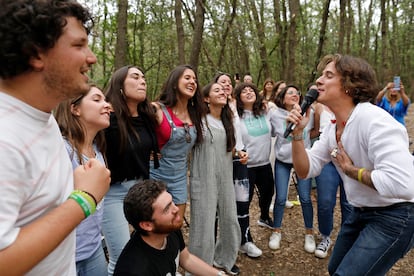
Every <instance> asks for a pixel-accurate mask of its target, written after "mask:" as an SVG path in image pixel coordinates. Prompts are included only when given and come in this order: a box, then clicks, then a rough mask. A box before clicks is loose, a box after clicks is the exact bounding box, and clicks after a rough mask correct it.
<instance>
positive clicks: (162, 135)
mask: <svg viewBox="0 0 414 276" xmlns="http://www.w3.org/2000/svg"><path fill="white" fill-rule="evenodd" d="M167 111H168V113H169V114H170V117H171V119H172V120H173V123H174V125H176V126H177V127H184V123H183V122H182V121H181V120H180V119H179V118H178V117H177V116H175V115H174V113H173V112H172V109H171V107H167ZM155 133H156V134H157V140H158V146H159V147H160V150H161V149H162V147H163V146H164V145H165V144H166V143H167V142H168V140H169V139H170V137H171V125H170V123H169V122H168V119H167V117H166V116H165V114H164V112H163V113H162V122H161V124H160V125H159V126H158V127H157V129H156V130H155Z"/></svg>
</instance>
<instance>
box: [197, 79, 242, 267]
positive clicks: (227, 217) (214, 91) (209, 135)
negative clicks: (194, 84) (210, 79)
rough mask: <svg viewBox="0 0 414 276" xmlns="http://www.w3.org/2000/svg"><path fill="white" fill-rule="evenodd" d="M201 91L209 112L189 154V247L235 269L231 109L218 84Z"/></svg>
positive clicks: (236, 232)
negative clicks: (196, 141)
mask: <svg viewBox="0 0 414 276" xmlns="http://www.w3.org/2000/svg"><path fill="white" fill-rule="evenodd" d="M202 93H203V97H204V102H205V106H206V107H208V111H209V112H208V114H207V115H206V116H205V118H204V120H203V132H202V133H203V135H204V136H205V137H204V139H203V142H202V143H201V144H199V145H197V146H196V147H194V149H193V155H192V157H193V158H192V162H191V169H190V201H191V204H190V208H191V210H190V212H191V227H190V236H189V250H190V252H192V253H193V254H194V255H196V256H198V257H199V258H201V259H202V260H204V261H205V262H207V263H210V264H212V263H214V265H215V266H216V267H219V268H225V269H226V270H227V271H230V270H231V269H232V268H233V270H234V269H235V268H237V270H238V267H237V266H235V262H236V258H237V252H238V250H239V247H240V239H241V236H240V227H239V222H238V220H237V211H236V196H235V191H234V187H233V163H232V152H233V149H234V146H235V144H236V139H235V137H234V133H235V132H234V125H233V112H232V111H231V108H230V106H229V104H228V99H227V95H226V93H225V91H224V89H223V87H222V85H221V84H219V83H210V84H208V85H206V86H205V87H204V88H203V91H202ZM216 215H217V216H218V223H219V227H218V233H217V236H216V238H215V231H214V230H215V227H214V226H215V222H216Z"/></svg>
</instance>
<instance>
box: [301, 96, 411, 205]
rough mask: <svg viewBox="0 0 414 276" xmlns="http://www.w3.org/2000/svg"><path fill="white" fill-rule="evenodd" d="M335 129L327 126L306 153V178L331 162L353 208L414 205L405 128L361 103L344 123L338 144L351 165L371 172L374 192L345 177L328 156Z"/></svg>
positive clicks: (383, 113)
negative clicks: (350, 161) (340, 143)
mask: <svg viewBox="0 0 414 276" xmlns="http://www.w3.org/2000/svg"><path fill="white" fill-rule="evenodd" d="M335 131H336V125H335V124H330V125H328V126H327V127H326V128H325V129H324V131H323V133H322V135H321V137H320V140H319V141H317V142H315V144H314V145H313V147H312V148H311V149H307V153H308V157H309V162H310V168H309V173H308V177H314V176H317V175H318V174H319V173H320V171H321V169H322V167H323V165H324V164H326V163H328V162H330V161H331V160H332V161H333V162H334V164H335V166H336V168H337V170H338V172H339V174H340V175H341V178H342V180H343V182H344V188H345V192H346V196H347V199H348V201H349V202H350V203H351V204H352V205H353V206H356V207H380V206H388V205H391V204H394V203H398V202H405V201H409V202H414V158H413V156H412V155H411V153H410V152H409V148H408V145H409V144H408V141H409V140H408V135H407V130H406V128H405V127H404V126H403V125H401V124H400V123H398V122H397V121H395V119H394V118H393V117H392V116H391V115H389V114H388V113H387V112H386V111H384V110H382V109H381V108H379V107H377V106H375V105H373V104H371V103H360V104H358V105H357V106H356V107H355V109H354V110H353V112H352V114H351V116H350V118H349V119H348V121H347V122H346V126H345V129H344V132H343V134H342V137H341V142H342V144H343V146H344V149H345V151H346V152H347V154H348V156H349V157H350V158H351V160H352V161H353V163H354V165H355V166H356V167H359V168H366V169H367V170H369V171H371V179H372V182H373V184H374V186H375V189H376V190H375V189H372V188H370V187H368V186H367V185H364V184H362V183H360V182H358V181H357V180H355V179H353V178H350V177H348V176H347V175H345V173H344V172H343V171H342V170H341V169H340V167H339V166H338V165H337V164H336V163H335V159H334V158H332V157H331V155H330V153H331V151H332V150H333V149H334V148H337V142H336V138H335Z"/></svg>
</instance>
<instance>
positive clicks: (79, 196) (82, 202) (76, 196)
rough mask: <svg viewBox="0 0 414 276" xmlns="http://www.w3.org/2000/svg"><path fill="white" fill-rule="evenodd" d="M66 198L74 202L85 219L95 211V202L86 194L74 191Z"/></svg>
mask: <svg viewBox="0 0 414 276" xmlns="http://www.w3.org/2000/svg"><path fill="white" fill-rule="evenodd" d="M68 198H71V199H73V200H75V201H76V202H77V203H78V204H79V206H80V207H81V208H82V210H83V212H84V213H85V218H87V217H88V216H90V215H92V214H93V213H95V211H96V204H95V200H94V198H93V197H92V196H90V195H89V194H88V193H86V192H84V191H80V190H74V191H73V192H72V193H71V194H70V195H69V197H68Z"/></svg>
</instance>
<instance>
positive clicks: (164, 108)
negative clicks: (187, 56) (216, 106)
mask: <svg viewBox="0 0 414 276" xmlns="http://www.w3.org/2000/svg"><path fill="white" fill-rule="evenodd" d="M154 106H155V108H156V110H157V111H156V113H157V121H158V127H157V129H156V133H157V139H158V144H159V147H160V149H161V158H160V167H159V168H154V166H153V164H152V163H151V166H150V178H152V179H156V180H162V181H164V182H165V183H166V184H167V188H168V192H169V193H170V194H171V195H172V197H173V201H174V203H175V204H176V205H177V206H178V207H179V208H180V216H181V217H182V218H183V217H184V213H185V206H186V203H187V171H188V169H187V160H188V153H189V152H190V150H191V149H192V147H193V145H194V144H195V143H200V142H201V141H202V133H201V118H202V116H203V115H204V114H205V111H204V109H205V107H204V105H203V102H202V99H201V94H200V90H199V85H198V81H197V75H196V73H195V71H194V70H193V69H192V68H191V67H190V66H189V65H180V66H177V67H176V68H174V69H173V70H172V71H171V73H170V75H169V77H168V79H167V81H166V82H165V84H164V86H163V88H162V91H161V94H160V96H159V100H158V102H155V103H154Z"/></svg>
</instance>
